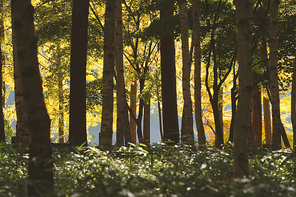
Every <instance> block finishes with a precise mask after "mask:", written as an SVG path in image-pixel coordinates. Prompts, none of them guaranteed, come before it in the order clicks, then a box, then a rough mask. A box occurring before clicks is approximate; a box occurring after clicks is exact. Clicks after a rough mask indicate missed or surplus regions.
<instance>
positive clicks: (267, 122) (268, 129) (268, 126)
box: [263, 97, 272, 148]
mask: <svg viewBox="0 0 296 197" xmlns="http://www.w3.org/2000/svg"><path fill="white" fill-rule="evenodd" d="M263 111H264V131H265V144H266V146H267V147H268V148H269V147H271V145H272V137H271V120H270V107H269V99H267V98H265V97H263Z"/></svg>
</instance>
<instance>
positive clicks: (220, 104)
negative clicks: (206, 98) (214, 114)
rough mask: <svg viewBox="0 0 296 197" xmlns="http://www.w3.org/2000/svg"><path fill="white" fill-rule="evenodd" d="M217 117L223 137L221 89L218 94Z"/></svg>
mask: <svg viewBox="0 0 296 197" xmlns="http://www.w3.org/2000/svg"><path fill="white" fill-rule="evenodd" d="M218 115H219V119H220V125H221V129H222V132H223V135H224V131H223V126H224V124H223V88H222V87H221V89H220V91H219V94H218ZM223 143H224V136H223Z"/></svg>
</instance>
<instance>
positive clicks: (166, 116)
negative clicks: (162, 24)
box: [160, 0, 179, 144]
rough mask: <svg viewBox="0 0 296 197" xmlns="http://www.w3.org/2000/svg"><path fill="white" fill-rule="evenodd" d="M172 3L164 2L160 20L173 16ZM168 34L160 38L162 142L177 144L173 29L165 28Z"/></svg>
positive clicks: (167, 0) (177, 125)
mask: <svg viewBox="0 0 296 197" xmlns="http://www.w3.org/2000/svg"><path fill="white" fill-rule="evenodd" d="M173 8H174V2H173V1H170V0H166V1H165V5H164V6H163V7H162V8H161V10H160V20H163V21H165V20H167V17H170V16H172V15H173ZM167 30H168V34H167V35H164V36H162V37H161V38H160V55H161V84H162V106H163V131H164V141H168V140H170V141H173V143H172V144H176V143H179V124H178V113H177V93H176V92H177V91H176V67H175V44H174V29H173V27H172V26H169V27H167Z"/></svg>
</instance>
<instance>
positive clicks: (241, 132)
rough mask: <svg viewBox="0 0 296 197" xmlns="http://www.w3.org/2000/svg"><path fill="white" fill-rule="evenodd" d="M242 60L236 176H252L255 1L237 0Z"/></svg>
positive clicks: (239, 50) (237, 125) (237, 124)
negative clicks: (250, 165) (249, 164)
mask: <svg viewBox="0 0 296 197" xmlns="http://www.w3.org/2000/svg"><path fill="white" fill-rule="evenodd" d="M235 6H236V12H235V14H236V15H235V16H236V27H237V43H238V63H239V90H238V95H239V99H238V106H237V112H236V118H235V130H234V131H235V132H234V177H236V178H243V177H244V176H249V168H248V134H249V131H250V129H252V126H251V122H250V120H251V110H252V18H253V1H252V0H240V1H235Z"/></svg>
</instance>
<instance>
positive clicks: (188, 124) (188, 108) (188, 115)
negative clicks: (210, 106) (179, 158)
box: [178, 0, 194, 144]
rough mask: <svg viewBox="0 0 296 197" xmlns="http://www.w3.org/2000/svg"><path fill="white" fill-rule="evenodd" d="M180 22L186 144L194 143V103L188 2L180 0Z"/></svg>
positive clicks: (183, 134) (183, 121) (183, 129)
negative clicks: (191, 79) (191, 81)
mask: <svg viewBox="0 0 296 197" xmlns="http://www.w3.org/2000/svg"><path fill="white" fill-rule="evenodd" d="M178 5H179V12H180V22H181V40H182V58H183V67H182V86H183V100H184V105H183V117H182V129H181V140H182V142H185V143H190V144H193V143H194V135H193V115H192V101H191V93H190V72H191V60H190V55H189V43H188V16H187V6H186V0H178Z"/></svg>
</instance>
